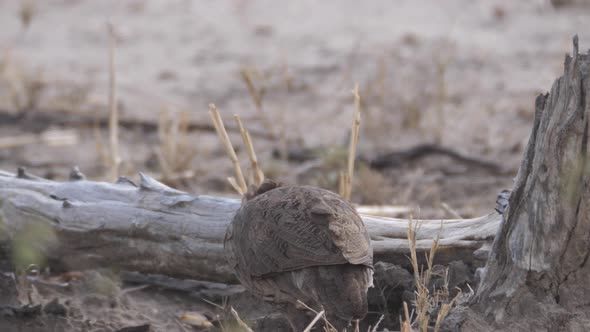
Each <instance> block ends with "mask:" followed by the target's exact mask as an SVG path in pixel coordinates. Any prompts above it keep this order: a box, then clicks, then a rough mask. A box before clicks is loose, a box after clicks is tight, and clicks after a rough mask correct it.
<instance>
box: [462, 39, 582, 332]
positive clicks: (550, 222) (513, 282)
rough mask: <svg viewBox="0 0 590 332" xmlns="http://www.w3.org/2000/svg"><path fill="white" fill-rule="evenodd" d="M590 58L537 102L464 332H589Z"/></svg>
mask: <svg viewBox="0 0 590 332" xmlns="http://www.w3.org/2000/svg"><path fill="white" fill-rule="evenodd" d="M588 96H590V53H585V54H579V53H578V41H577V37H574V50H573V56H569V55H568V56H566V59H565V72H564V75H563V76H562V77H560V78H559V79H557V80H556V81H555V83H554V84H553V87H552V88H551V92H550V93H549V94H545V95H540V96H539V97H538V98H537V100H536V112H535V121H534V126H533V131H532V133H531V136H530V139H529V143H528V146H527V148H526V153H525V155H524V160H523V161H522V164H521V167H520V170H519V173H518V176H517V179H516V183H515V187H514V189H513V192H512V195H511V197H510V200H509V204H508V210H507V211H506V214H505V219H506V221H505V222H504V223H503V224H502V226H501V229H500V231H499V233H498V236H497V237H496V239H495V242H494V244H493V248H492V253H491V254H490V258H489V261H488V262H487V265H486V272H485V274H484V276H483V279H482V281H481V283H480V285H479V288H478V290H477V293H476V297H475V298H474V301H473V303H472V305H471V307H470V310H468V311H467V312H466V314H465V316H466V318H465V321H464V323H463V325H462V329H463V330H464V331H590V315H589V313H590V262H589V259H588V257H590V205H589V203H590V164H589V163H588V160H589V157H590V156H589V146H588V135H589V123H588V121H589V120H590V100H589V98H588Z"/></svg>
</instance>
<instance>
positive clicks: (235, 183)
mask: <svg viewBox="0 0 590 332" xmlns="http://www.w3.org/2000/svg"><path fill="white" fill-rule="evenodd" d="M209 114H210V115H211V120H212V121H213V125H214V126H215V130H216V131H217V135H219V139H221V142H222V143H223V146H224V148H225V152H226V153H227V155H228V156H229V159H230V160H231V162H232V165H233V167H234V173H235V178H234V177H229V178H227V180H228V181H229V183H230V184H231V185H232V187H233V188H234V189H235V190H236V191H237V192H238V193H239V194H240V195H244V194H245V193H246V192H247V191H248V186H247V185H246V180H245V179H244V173H242V168H241V167H240V162H239V160H238V156H236V151H235V150H234V147H233V146H232V144H231V140H230V139H229V135H228V134H227V130H225V126H224V125H223V120H222V119H221V115H220V114H219V111H218V110H217V107H215V104H209Z"/></svg>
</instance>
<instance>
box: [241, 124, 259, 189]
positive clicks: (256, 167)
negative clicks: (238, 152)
mask: <svg viewBox="0 0 590 332" xmlns="http://www.w3.org/2000/svg"><path fill="white" fill-rule="evenodd" d="M234 119H236V122H237V124H238V128H239V129H240V133H241V134H242V140H243V141H244V145H245V146H246V151H247V152H248V157H249V158H250V164H252V171H253V172H254V177H255V179H256V186H257V187H258V186H260V185H261V184H262V182H263V181H264V173H263V172H262V170H261V169H260V167H259V165H258V159H257V158H256V151H255V150H254V145H253V144H252V140H251V139H250V134H249V133H248V131H247V130H246V129H244V126H243V125H242V120H240V117H239V116H238V115H237V114H234Z"/></svg>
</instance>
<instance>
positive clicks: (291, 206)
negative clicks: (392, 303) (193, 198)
mask: <svg viewBox="0 0 590 332" xmlns="http://www.w3.org/2000/svg"><path fill="white" fill-rule="evenodd" d="M224 245H225V252H226V255H227V258H228V261H229V263H230V265H231V266H232V267H233V268H234V271H235V273H236V275H237V277H238V279H239V280H240V282H241V283H242V284H243V285H244V286H245V287H246V288H247V289H248V290H250V291H251V292H252V293H254V294H255V295H257V296H260V297H262V298H263V299H265V300H267V301H271V302H274V303H275V304H277V305H278V307H279V309H281V311H282V312H284V313H285V314H286V316H287V318H288V319H289V322H290V324H291V327H292V328H293V330H294V331H302V330H303V329H304V328H305V327H306V326H307V324H308V323H309V321H310V317H309V316H307V315H305V314H304V313H303V311H301V310H300V309H299V308H298V306H297V305H296V303H297V300H300V301H302V302H303V303H305V304H306V305H308V306H311V307H312V308H315V309H318V310H319V309H320V308H323V309H324V310H325V311H326V316H327V318H328V320H329V322H330V323H331V324H332V325H334V327H336V329H338V330H339V331H342V330H344V329H345V328H346V327H348V326H349V324H350V322H351V320H354V319H361V318H363V317H364V316H365V315H366V313H367V290H368V288H369V287H371V286H372V282H373V250H372V247H371V242H370V239H369V234H368V232H367V229H366V227H365V225H364V223H363V221H362V219H361V218H360V216H359V214H358V213H357V212H356V211H355V210H354V208H353V207H352V206H351V205H350V204H349V203H348V202H346V201H345V200H344V199H343V198H342V197H340V196H339V195H337V194H334V193H332V192H330V191H327V190H324V189H321V188H317V187H311V186H281V185H279V184H276V183H274V182H272V181H266V182H264V183H263V184H262V185H261V186H260V188H258V190H255V191H251V192H249V193H248V194H247V195H246V196H245V197H244V199H243V202H242V205H241V207H240V209H239V210H238V211H237V212H236V215H235V217H234V219H233V221H232V223H231V224H230V226H229V227H228V229H227V232H226V235H225V241H224Z"/></svg>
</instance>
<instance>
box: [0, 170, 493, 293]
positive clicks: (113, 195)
mask: <svg viewBox="0 0 590 332" xmlns="http://www.w3.org/2000/svg"><path fill="white" fill-rule="evenodd" d="M239 205H240V201H239V200H236V199H227V198H220V197H211V196H205V195H190V194H187V193H185V192H181V191H177V190H174V189H172V188H169V187H167V186H165V185H163V184H161V183H159V182H157V181H155V180H153V179H151V178H150V177H148V176H145V175H141V181H140V183H139V185H138V186H136V185H135V184H133V183H132V182H131V181H129V180H127V179H121V180H120V181H118V182H117V183H115V184H110V183H103V182H93V181H87V180H85V179H84V177H83V176H82V175H81V174H80V173H79V172H77V171H74V172H72V176H71V181H69V182H65V183H59V182H53V181H49V180H45V179H41V178H37V177H33V176H31V175H29V174H27V173H26V172H24V170H22V169H21V170H19V174H17V175H16V176H15V175H13V174H9V173H6V172H0V230H1V229H4V232H2V231H0V244H1V243H2V242H4V243H7V242H9V241H18V239H23V238H25V239H27V241H30V242H34V243H30V245H31V246H33V247H35V248H38V249H39V250H40V252H41V253H42V254H43V255H44V256H45V257H46V258H47V259H49V260H50V261H53V262H58V263H61V264H65V265H66V266H67V267H68V268H72V269H83V268H92V267H99V266H100V267H110V266H112V267H118V268H121V269H125V270H130V271H139V272H143V273H152V274H163V275H167V276H171V277H177V278H190V279H200V280H211V281H217V282H234V281H235V279H234V277H233V275H232V271H231V270H230V268H229V267H228V265H227V264H226V262H225V257H224V254H223V237H224V234H225V229H226V227H227V225H228V224H229V222H230V221H231V219H232V218H233V215H234V213H235V211H236V210H237V208H238V207H239ZM500 219H501V218H500V215H499V214H498V213H497V212H492V213H491V214H489V215H487V216H483V217H480V218H475V219H461V220H445V221H441V220H425V221H422V223H421V226H420V229H419V232H418V241H417V246H418V250H419V251H422V252H425V251H427V250H428V249H430V247H431V245H432V239H433V238H435V237H436V236H437V234H439V232H440V239H441V240H440V244H441V245H440V248H439V250H438V253H437V259H438V262H440V263H441V264H444V263H448V262H450V261H454V260H462V261H464V262H466V263H471V264H474V265H483V262H484V261H482V260H481V257H479V258H480V259H479V260H478V258H477V257H476V256H477V255H474V251H476V250H478V249H480V248H482V247H484V248H485V247H489V245H490V243H491V241H492V240H493V237H494V235H495V234H496V232H497V229H498V225H499V223H500ZM363 220H364V222H365V223H366V225H367V228H368V229H369V233H370V235H371V239H372V243H373V247H374V254H375V255H374V256H375V260H376V261H379V260H381V261H387V262H392V263H395V264H399V265H402V266H409V260H408V258H407V254H408V253H409V249H408V243H407V240H406V234H407V229H408V220H404V219H393V218H381V217H371V216H363ZM441 225H442V229H441ZM35 228H40V229H43V230H45V231H44V232H38V231H37V232H31V230H32V229H35ZM27 231H28V232H29V233H32V234H38V233H40V234H45V237H41V238H39V239H35V240H31V239H30V237H28V238H27V237H23V236H21V235H20V234H23V233H26V232H27ZM47 234H49V235H47ZM420 256H424V255H420ZM484 256H485V255H484ZM484 259H485V257H484ZM26 263H29V262H26Z"/></svg>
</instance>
